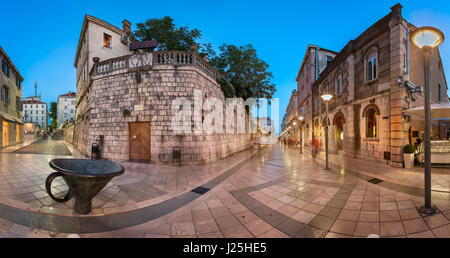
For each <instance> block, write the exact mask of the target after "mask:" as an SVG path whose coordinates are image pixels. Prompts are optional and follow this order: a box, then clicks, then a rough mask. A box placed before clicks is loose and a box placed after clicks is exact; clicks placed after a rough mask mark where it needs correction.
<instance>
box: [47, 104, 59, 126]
mask: <svg viewBox="0 0 450 258" xmlns="http://www.w3.org/2000/svg"><path fill="white" fill-rule="evenodd" d="M49 116H50V119H51V120H52V123H51V124H50V128H53V129H55V128H56V126H57V119H58V104H57V103H56V102H50V112H49Z"/></svg>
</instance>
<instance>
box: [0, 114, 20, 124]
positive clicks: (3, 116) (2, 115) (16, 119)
mask: <svg viewBox="0 0 450 258" xmlns="http://www.w3.org/2000/svg"><path fill="white" fill-rule="evenodd" d="M0 117H2V118H3V119H5V120H7V121H9V122H12V123H18V124H23V122H22V120H21V119H18V118H17V117H14V116H12V115H10V114H6V113H0Z"/></svg>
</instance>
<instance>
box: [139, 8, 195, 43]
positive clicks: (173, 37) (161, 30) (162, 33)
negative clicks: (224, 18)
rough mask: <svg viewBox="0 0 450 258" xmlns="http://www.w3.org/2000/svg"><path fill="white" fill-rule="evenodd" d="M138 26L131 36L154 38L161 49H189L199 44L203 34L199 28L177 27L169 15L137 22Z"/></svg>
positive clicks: (141, 38) (142, 38)
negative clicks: (198, 40) (198, 41)
mask: <svg viewBox="0 0 450 258" xmlns="http://www.w3.org/2000/svg"><path fill="white" fill-rule="evenodd" d="M136 26H137V30H136V31H134V32H133V33H132V34H131V37H132V38H133V39H134V40H139V41H144V40H153V39H154V40H156V43H157V49H158V50H160V51H167V50H179V51H188V50H189V48H190V47H191V46H192V45H195V44H197V42H196V41H197V39H199V38H200V36H201V33H200V31H199V30H198V29H189V28H188V27H177V26H176V25H175V24H174V23H173V19H172V18H171V17H169V16H165V17H164V18H160V19H148V20H147V21H145V22H144V23H137V24H136Z"/></svg>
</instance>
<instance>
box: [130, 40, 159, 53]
mask: <svg viewBox="0 0 450 258" xmlns="http://www.w3.org/2000/svg"><path fill="white" fill-rule="evenodd" d="M155 47H156V40H147V41H141V42H139V41H138V42H133V43H131V44H130V50H131V51H133V50H138V49H148V48H155Z"/></svg>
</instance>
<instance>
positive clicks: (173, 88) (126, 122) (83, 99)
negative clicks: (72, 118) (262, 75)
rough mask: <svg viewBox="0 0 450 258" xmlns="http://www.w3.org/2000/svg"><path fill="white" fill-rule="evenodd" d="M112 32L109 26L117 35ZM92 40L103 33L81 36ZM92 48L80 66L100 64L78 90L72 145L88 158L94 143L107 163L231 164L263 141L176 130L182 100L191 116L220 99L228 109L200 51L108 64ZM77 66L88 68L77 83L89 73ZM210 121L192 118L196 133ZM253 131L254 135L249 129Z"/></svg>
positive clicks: (119, 57) (126, 57) (133, 56)
mask: <svg viewBox="0 0 450 258" xmlns="http://www.w3.org/2000/svg"><path fill="white" fill-rule="evenodd" d="M89 22H90V21H89V19H88V20H87V21H86V20H85V23H87V25H86V26H87V28H85V25H83V28H84V29H83V30H84V31H89V26H90V25H89V24H90V23H89ZM91 22H92V21H91ZM95 23H100V22H99V21H95ZM101 24H103V25H105V22H103V21H102V22H101ZM128 24H129V23H124V30H123V31H122V33H124V32H125V31H126V30H127V29H129V28H128ZM111 26H112V25H110V26H106V25H105V26H103V27H104V29H105V28H109V29H111ZM91 33H92V34H98V33H103V31H98V30H97V31H94V32H89V33H86V32H82V37H85V35H91ZM117 34H119V31H117ZM89 37H91V39H92V38H94V40H95V38H96V37H92V36H89ZM86 41H87V42H91V41H90V40H86ZM113 42H114V38H113ZM80 44H84V40H80ZM117 44H121V43H117ZM92 46H94V45H93V44H90V43H89V44H87V45H86V48H85V49H84V50H80V51H79V52H77V55H81V56H82V55H85V56H84V57H81V56H79V57H78V58H77V61H76V64H79V62H82V61H80V60H82V59H89V58H95V57H98V58H96V60H94V62H93V63H92V68H91V69H90V72H89V73H88V74H87V75H86V77H85V78H87V79H86V80H83V79H82V81H81V82H80V83H79V86H77V116H76V123H75V132H74V141H73V142H74V145H75V146H76V147H77V148H78V149H79V150H80V151H81V152H82V153H84V154H86V155H91V146H92V144H99V146H100V156H101V157H102V158H104V159H108V160H113V161H127V160H132V161H143V162H151V163H176V164H199V163H208V162H211V161H214V160H218V159H221V158H224V157H227V156H229V155H231V154H233V153H236V152H239V151H242V150H245V149H248V148H250V147H252V146H254V144H255V143H256V140H257V134H251V133H243V134H239V133H235V134H229V133H216V132H214V133H207V132H205V131H203V132H195V131H192V132H191V133H178V132H175V131H174V130H173V128H172V127H171V121H172V119H173V118H174V116H175V115H176V114H177V113H178V112H179V110H176V109H175V110H173V109H172V104H173V103H172V102H173V101H174V100H175V99H179V98H185V99H186V100H187V101H189V103H190V104H189V109H191V108H192V107H191V105H193V104H194V103H195V102H204V101H205V100H206V99H208V98H217V99H218V100H220V101H221V103H222V104H223V107H225V103H226V102H225V97H224V94H223V92H222V90H221V87H220V85H219V84H218V83H217V76H219V75H218V73H217V72H216V71H215V70H214V69H213V68H212V66H211V65H210V64H209V63H208V62H207V61H205V60H204V59H203V58H201V57H200V56H199V55H198V54H197V53H196V52H195V50H194V51H192V52H179V51H171V52H140V53H130V52H129V51H128V50H127V51H125V50H123V52H121V53H116V54H114V55H113V56H112V57H110V58H105V57H100V56H96V55H94V54H92V51H91V50H90V48H91V47H92ZM113 47H114V43H113ZM79 49H83V47H81V48H80V47H79ZM83 51H84V52H83ZM83 53H85V54H83ZM87 53H89V57H87V56H86V55H87ZM86 62H87V61H86ZM76 66H77V67H78V68H79V69H81V71H78V72H77V78H78V77H79V75H78V74H81V75H82V74H83V70H82V69H83V68H82V67H84V66H83V65H76ZM80 78H83V77H80ZM195 90H198V91H201V93H200V94H201V95H195V92H194V91H195ZM224 113H225V112H224ZM205 116H206V114H203V115H202V114H196V113H193V117H192V122H193V123H192V129H194V124H197V123H201V122H203V120H204V119H205ZM246 128H247V130H246V132H248V129H249V125H248V124H247V125H246ZM189 129H190V128H189Z"/></svg>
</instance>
